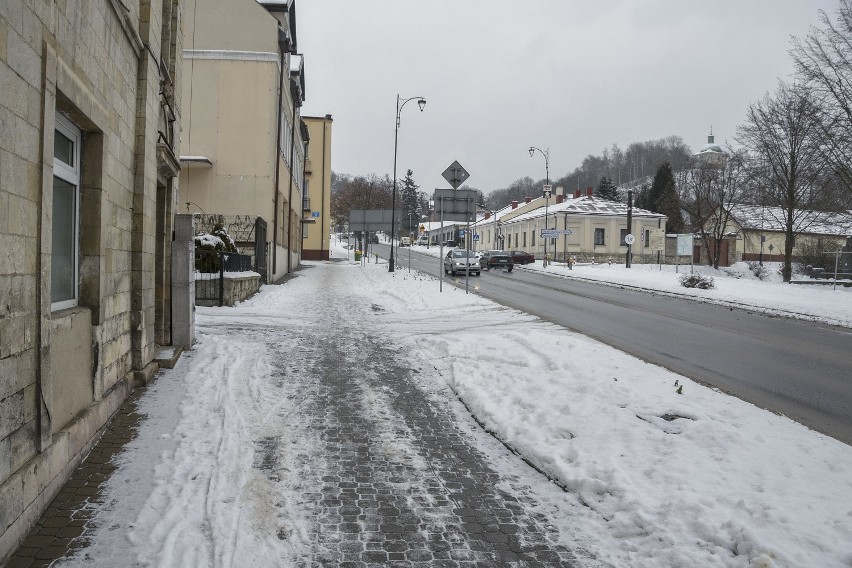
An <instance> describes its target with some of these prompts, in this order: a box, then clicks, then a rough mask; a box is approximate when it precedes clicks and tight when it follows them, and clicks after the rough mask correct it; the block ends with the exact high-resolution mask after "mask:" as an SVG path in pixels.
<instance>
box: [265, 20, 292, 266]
mask: <svg viewBox="0 0 852 568" xmlns="http://www.w3.org/2000/svg"><path fill="white" fill-rule="evenodd" d="M288 43H289V40H288V39H287V34H286V33H285V32H284V30H282V29H281V28H278V73H279V76H280V80H279V81H278V106H277V107H276V109H275V115H276V133H275V175H274V176H272V177H273V179H272V190H273V192H274V198H273V202H274V204H275V205H274V206H275V210H274V212H273V215H272V278H275V270H276V268H277V267H278V246H277V244H278V206H279V202H278V183H279V182H280V180H281V103H282V102H283V97H284V50H285V47H286V45H287V44H288ZM267 279H268V277H267Z"/></svg>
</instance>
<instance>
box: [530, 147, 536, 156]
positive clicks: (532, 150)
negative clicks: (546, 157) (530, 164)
mask: <svg viewBox="0 0 852 568" xmlns="http://www.w3.org/2000/svg"><path fill="white" fill-rule="evenodd" d="M533 154H535V148H533V147H532V146H530V158H532V157H533Z"/></svg>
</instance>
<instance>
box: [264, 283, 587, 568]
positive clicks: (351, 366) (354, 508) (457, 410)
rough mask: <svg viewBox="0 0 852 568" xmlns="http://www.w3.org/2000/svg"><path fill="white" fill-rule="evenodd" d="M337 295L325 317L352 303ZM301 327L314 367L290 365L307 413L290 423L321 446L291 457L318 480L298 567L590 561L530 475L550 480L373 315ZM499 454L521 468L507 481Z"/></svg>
mask: <svg viewBox="0 0 852 568" xmlns="http://www.w3.org/2000/svg"><path fill="white" fill-rule="evenodd" d="M335 301H336V300H335V298H329V303H328V305H327V306H326V308H325V311H326V312H327V316H326V318H324V319H326V320H327V322H326V323H327V324H331V322H333V321H335V318H334V317H333V314H334V313H335V312H339V313H340V314H341V315H342V314H343V313H345V312H346V310H351V308H349V307H346V306H341V305H335ZM369 310H370V311H373V312H381V308H380V307H379V306H377V305H373V306H371V307H370V308H369ZM321 317H322V316H321V314H318V318H321ZM301 333H302V336H303V337H302V340H301V341H300V344H299V347H298V348H297V351H298V352H299V353H300V354H301V356H302V357H303V358H304V360H305V361H309V362H310V363H309V365H308V366H307V367H306V368H304V369H291V372H289V373H287V376H286V383H287V384H289V385H290V391H289V396H290V397H292V398H293V399H294V400H293V403H294V407H295V408H300V409H303V410H304V412H303V413H302V412H299V413H298V414H294V415H293V416H292V417H291V424H290V426H289V429H291V430H294V431H298V430H303V431H304V432H305V434H304V435H305V436H307V435H308V434H307V432H308V431H311V432H313V433H314V434H315V435H317V434H318V436H317V440H318V442H317V443H318V444H319V446H320V449H319V450H318V451H311V450H309V451H308V454H307V455H301V456H299V458H298V459H296V460H294V461H296V462H298V463H300V464H301V471H300V472H299V478H301V479H302V480H303V483H305V485H313V486H314V487H315V488H316V490H315V491H314V492H310V491H306V492H305V494H306V495H308V496H309V506H310V508H311V509H312V511H313V515H314V516H315V519H316V520H315V523H314V526H313V529H312V531H311V535H310V537H311V540H312V545H313V546H312V548H313V550H312V554H311V556H310V557H303V558H301V559H294V560H295V563H296V564H299V565H305V566H307V565H311V566H351V567H365V566H580V565H588V564H584V563H582V562H581V561H580V560H578V559H576V558H575V555H574V554H573V553H572V551H570V550H569V549H567V548H566V547H564V546H562V545H560V544H558V540H559V535H558V534H557V533H556V530H555V528H554V527H553V526H552V525H551V524H550V523H549V522H548V517H547V516H546V515H545V514H544V513H541V512H537V509H539V508H540V507H539V503H538V501H537V498H536V497H535V496H534V492H533V491H532V490H531V488H530V486H529V483H530V482H531V481H532V482H534V483H539V484H541V483H542V482H543V477H542V476H541V475H540V474H538V473H537V472H535V471H533V470H532V469H531V468H529V467H528V466H527V465H526V464H524V463H523V462H522V461H521V460H520V459H519V458H517V457H515V456H512V455H511V454H509V452H508V451H507V450H506V449H505V448H504V447H503V446H502V445H501V444H499V443H498V442H496V441H495V440H494V439H493V438H491V437H490V436H488V435H487V434H485V433H484V432H482V430H481V428H480V427H479V426H478V425H476V424H475V423H474V421H473V419H472V418H471V417H470V416H469V415H467V413H466V412H465V411H464V409H463V407H462V405H461V403H460V402H458V401H457V400H456V399H455V398H454V396H453V395H452V392H451V391H450V390H449V388H447V387H446V386H439V384H440V383H438V382H437V381H436V380H435V378H434V376H433V377H429V378H428V379H427V378H425V376H427V375H429V373H430V372H431V373H432V374H433V375H434V373H435V370H434V368H430V367H429V365H428V363H427V362H417V361H409V360H407V359H406V357H405V356H404V355H401V354H400V353H398V352H397V351H396V350H395V348H394V342H393V341H392V338H391V337H387V336H385V335H384V334H383V333H382V332H381V331H378V330H377V328H376V327H375V326H374V325H372V324H371V322H370V321H369V318H368V317H365V319H364V320H361V321H360V322H358V321H351V320H350V321H349V322H347V324H346V325H337V326H334V325H318V326H316V327H315V328H313V329H305V330H303V331H302V332H301ZM285 359H286V357H285V356H284V355H283V354H282V356H281V361H280V363H279V365H278V366H279V367H280V368H285V367H286V366H287V363H286V362H285ZM421 377H424V378H421ZM294 381H295V382H294ZM304 416H307V417H309V420H308V421H307V422H306V421H304V420H302V418H304ZM282 418H284V417H282ZM483 445H484V446H485V447H483ZM270 450H271V453H274V450H272V449H271V448H270ZM493 453H501V454H503V455H504V456H508V458H509V460H510V461H511V462H514V468H513V469H514V470H516V471H517V473H515V474H513V475H511V476H510V477H509V478H501V475H499V474H498V473H497V472H496V471H495V469H494V467H493V465H492V464H491V462H490V460H489V456H490V455H491V454H493ZM275 461H276V458H271V459H269V460H268V462H269V464H272V463H274V462H275ZM270 467H271V468H274V466H270ZM308 480H310V481H308ZM589 560H591V559H589ZM595 565H597V564H595Z"/></svg>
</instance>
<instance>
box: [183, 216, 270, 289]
mask: <svg viewBox="0 0 852 568" xmlns="http://www.w3.org/2000/svg"><path fill="white" fill-rule="evenodd" d="M195 219H196V224H195V228H196V230H197V231H202V232H208V233H210V232H212V231H213V229H214V228H215V227H216V226H217V225H220V226H222V227H224V228H225V229H226V230H227V231H228V234H229V235H231V237H232V238H233V239H234V244H235V245H236V247H237V251H238V252H239V253H240V254H244V255H248V256H250V257H251V258H252V259H253V260H252V264H253V268H249V269H247V270H254V271H255V272H257V273H258V274H260V277H261V280H260V281H261V282H263V283H266V278H267V270H266V266H267V261H268V258H267V257H268V255H269V247H268V246H267V242H266V221H264V220H263V218H262V217H256V216H253V215H220V214H218V213H214V214H201V215H196V217H195Z"/></svg>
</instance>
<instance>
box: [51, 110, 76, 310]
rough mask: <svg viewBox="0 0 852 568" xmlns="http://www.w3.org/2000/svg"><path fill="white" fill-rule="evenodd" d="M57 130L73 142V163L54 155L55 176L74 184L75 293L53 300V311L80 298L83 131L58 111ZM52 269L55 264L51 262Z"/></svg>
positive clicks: (73, 261)
mask: <svg viewBox="0 0 852 568" xmlns="http://www.w3.org/2000/svg"><path fill="white" fill-rule="evenodd" d="M55 130H57V131H59V132H61V133H62V135H63V136H65V137H66V138H68V139H69V140H70V141H71V143H72V144H73V146H74V147H73V150H72V152H71V155H72V161H73V162H74V163H73V164H66V163H65V162H63V161H62V160H59V159H58V158H56V156H54V158H53V177H57V178H59V179H61V180H63V181H65V182H67V183H69V184H71V185H73V186H74V188H75V191H74V213H73V215H74V219H73V227H74V242H73V243H72V248H71V251H72V254H73V256H74V258H73V260H72V263H71V266H72V267H73V270H74V274H73V280H72V282H73V286H74V289H73V293H72V296H73V297H72V298H70V299H68V300H60V301H58V302H51V303H50V309H51V311H57V310H64V309H68V308H74V307H76V306H77V305H78V304H79V298H80V177H81V176H80V145H81V143H82V138H83V135H82V131H81V130H80V129H79V128H78V127H77V126H76V125H75V124H74V123H73V122H71V121H70V120H68V119H67V118H66V117H65V116H64V115H62V114H60V113H59V112H57V113H56V124H55ZM51 270H53V266H52V264H51Z"/></svg>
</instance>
